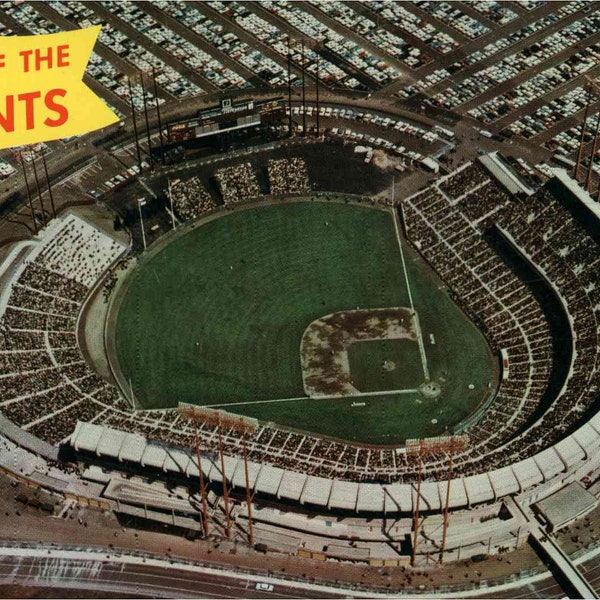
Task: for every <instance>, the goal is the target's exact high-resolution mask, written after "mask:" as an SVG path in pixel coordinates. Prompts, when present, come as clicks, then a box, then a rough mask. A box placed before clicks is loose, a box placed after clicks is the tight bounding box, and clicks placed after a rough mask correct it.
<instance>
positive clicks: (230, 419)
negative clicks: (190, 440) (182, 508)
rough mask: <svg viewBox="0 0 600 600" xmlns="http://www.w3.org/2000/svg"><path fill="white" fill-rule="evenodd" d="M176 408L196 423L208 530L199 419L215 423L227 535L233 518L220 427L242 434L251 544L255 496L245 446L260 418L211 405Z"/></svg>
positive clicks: (197, 452)
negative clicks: (243, 415)
mask: <svg viewBox="0 0 600 600" xmlns="http://www.w3.org/2000/svg"><path fill="white" fill-rule="evenodd" d="M177 412H178V413H179V414H180V415H181V416H182V417H184V418H186V419H188V420H190V421H192V422H193V423H194V436H195V439H196V457H197V460H198V471H199V474H200V491H201V494H202V502H203V506H204V509H203V510H204V519H205V525H204V530H205V532H206V531H208V521H207V520H206V519H207V517H206V515H207V512H206V507H205V502H206V500H205V497H206V492H205V489H204V480H203V478H202V469H201V462H200V461H201V457H200V439H199V437H198V422H200V423H203V424H205V425H208V426H211V427H216V429H217V436H218V441H219V454H220V458H221V475H222V477H223V500H224V502H225V518H226V532H227V537H231V518H230V511H229V488H228V487H227V478H226V475H225V460H224V456H223V437H222V434H221V431H222V429H223V427H225V428H226V429H228V430H230V431H235V432H236V433H240V434H241V439H242V451H243V457H244V474H245V480H246V507H247V510H248V541H249V543H250V545H251V546H252V545H253V544H254V534H253V525H252V499H253V494H251V492H250V477H249V473H248V450H247V447H246V434H248V433H254V432H255V431H256V429H257V428H258V421H257V420H256V419H252V418H249V417H237V416H232V415H231V414H229V413H227V412H225V411H222V410H215V409H211V408H205V407H200V406H196V405H193V404H187V403H185V402H180V403H179V407H178V408H177Z"/></svg>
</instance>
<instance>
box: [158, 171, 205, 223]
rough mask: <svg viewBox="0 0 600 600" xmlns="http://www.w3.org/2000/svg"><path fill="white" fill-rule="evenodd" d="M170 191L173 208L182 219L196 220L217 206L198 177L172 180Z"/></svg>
mask: <svg viewBox="0 0 600 600" xmlns="http://www.w3.org/2000/svg"><path fill="white" fill-rule="evenodd" d="M169 190H170V191H169V193H170V194H171V199H172V201H173V209H174V210H175V213H176V214H177V216H178V218H179V219H181V220H182V221H188V220H194V219H197V218H198V217H199V216H201V215H203V214H204V213H207V212H209V211H211V210H212V209H213V208H215V206H216V205H215V203H214V201H213V199H212V198H211V196H210V194H209V193H208V192H207V191H206V188H205V187H204V186H203V185H202V183H200V180H199V179H198V178H197V177H192V178H191V179H187V180H185V181H182V180H181V179H175V180H173V181H172V182H171V184H170V188H169Z"/></svg>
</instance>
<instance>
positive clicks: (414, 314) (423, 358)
mask: <svg viewBox="0 0 600 600" xmlns="http://www.w3.org/2000/svg"><path fill="white" fill-rule="evenodd" d="M391 211H392V219H393V220H394V229H395V231H396V239H397V240H398V247H399V248H400V257H401V258H402V268H403V269H404V279H405V281H406V289H407V291H408V300H409V302H410V309H411V311H412V318H413V322H414V325H415V331H416V332H417V343H418V344H419V353H420V354H421V365H422V366H423V376H424V377H425V379H426V380H429V368H428V367H427V356H426V354H425V343H424V342H423V334H422V333H421V325H420V324H419V317H418V316H417V311H416V310H415V305H414V303H413V298H412V293H411V291H410V282H409V281H408V270H407V269H406V260H405V259H404V250H403V249H402V239H401V238H400V228H399V227H398V211H396V210H394V209H393V208H392V209H391Z"/></svg>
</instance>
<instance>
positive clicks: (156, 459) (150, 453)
mask: <svg viewBox="0 0 600 600" xmlns="http://www.w3.org/2000/svg"><path fill="white" fill-rule="evenodd" d="M166 458H167V452H166V450H165V449H164V447H163V446H161V445H159V444H156V443H154V442H148V444H147V446H146V450H145V451H144V456H142V461H141V464H142V467H145V466H149V467H158V468H160V469H162V466H163V465H164V464H165V459H166Z"/></svg>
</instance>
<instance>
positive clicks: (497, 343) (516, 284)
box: [402, 164, 552, 454]
mask: <svg viewBox="0 0 600 600" xmlns="http://www.w3.org/2000/svg"><path fill="white" fill-rule="evenodd" d="M494 187H495V188H496V189H495V190H494V194H493V195H490V194H489V193H488V192H489V191H491V190H492V189H493V188H494ZM508 201H509V199H508V196H507V195H506V194H505V193H504V192H503V191H502V190H501V189H500V188H498V187H497V184H495V183H494V182H492V181H490V179H489V176H488V175H487V174H486V173H485V171H484V170H483V169H482V168H481V167H479V166H477V165H474V164H469V165H466V166H465V167H464V168H461V169H459V170H458V171H456V172H455V173H453V174H451V175H449V176H448V177H446V178H443V179H442V180H440V182H439V183H438V184H435V185H433V186H431V187H430V188H429V189H427V190H426V191H425V192H422V193H420V194H418V195H416V196H414V197H412V198H410V199H408V200H406V201H405V202H404V203H403V205H402V207H403V215H404V219H405V224H406V228H407V233H408V236H409V239H410V240H411V242H412V243H413V244H414V245H415V246H416V247H417V248H418V249H419V250H420V251H421V253H422V254H423V256H424V257H425V258H426V259H427V260H428V262H429V263H430V264H431V265H432V266H433V267H434V268H435V269H436V271H437V272H438V274H439V275H440V277H441V278H442V279H443V280H444V282H445V283H446V284H447V285H448V287H449V288H450V290H451V294H452V296H453V298H454V299H455V301H456V302H457V303H458V304H459V305H461V307H462V308H463V310H464V311H465V312H466V313H467V314H468V315H469V316H470V318H471V319H472V320H473V321H474V322H475V323H476V324H477V325H478V327H479V328H480V329H481V330H482V331H483V332H484V334H485V335H486V338H487V339H488V341H489V342H490V344H491V346H492V349H493V350H494V351H495V352H498V353H499V352H500V350H504V351H505V352H506V353H507V355H508V357H509V363H510V377H509V379H503V380H501V382H500V386H499V390H498V392H497V394H496V395H495V398H494V399H493V401H492V403H491V405H490V406H489V408H488V409H487V411H486V412H485V413H484V414H483V416H482V418H481V419H480V420H479V422H477V423H476V424H475V425H474V426H472V427H471V428H470V429H469V435H470V436H471V445H470V447H469V452H471V453H473V452H476V450H475V448H477V447H478V446H481V448H480V451H481V453H482V454H484V453H485V452H486V451H487V449H489V448H492V447H495V446H498V445H500V444H502V443H504V442H506V441H507V440H508V439H510V437H511V436H512V435H514V433H515V432H516V431H517V430H518V429H519V428H520V427H521V426H522V425H523V424H524V423H525V422H526V421H527V419H528V418H529V417H530V416H531V415H532V414H533V413H534V411H535V409H536V407H537V406H538V404H539V401H540V399H541V396H542V394H543V393H544V391H545V389H546V387H547V384H548V377H549V374H550V369H551V365H552V338H551V334H550V327H549V324H548V322H547V319H546V317H545V315H544V313H543V311H542V309H541V307H540V305H539V302H538V301H537V300H536V298H535V297H534V296H533V294H532V293H531V291H530V290H529V289H528V288H527V287H526V286H525V285H524V284H523V283H522V282H521V281H520V280H519V279H518V278H517V277H516V275H515V274H514V273H513V272H512V271H511V270H510V269H509V268H508V266H507V265H506V264H505V263H504V262H503V260H502V259H501V258H500V257H499V256H498V255H497V254H496V253H495V252H494V250H492V248H491V247H490V246H489V245H488V244H487V243H486V242H485V241H484V240H483V239H482V237H481V230H480V229H478V227H479V228H482V227H483V226H484V225H485V224H486V222H489V219H490V218H491V216H492V215H497V214H498V212H499V211H502V209H503V207H505V206H507V204H508ZM463 206H468V207H469V208H468V211H462V210H461V207H463ZM465 213H468V214H469V215H470V216H467V214H465ZM486 217H487V221H486ZM499 420H500V421H501V422H502V423H503V424H504V426H503V427H502V428H498V426H497V424H498V422H499Z"/></svg>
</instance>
